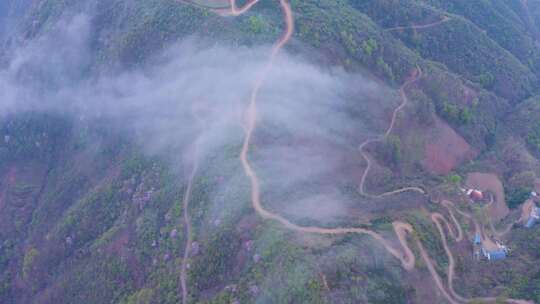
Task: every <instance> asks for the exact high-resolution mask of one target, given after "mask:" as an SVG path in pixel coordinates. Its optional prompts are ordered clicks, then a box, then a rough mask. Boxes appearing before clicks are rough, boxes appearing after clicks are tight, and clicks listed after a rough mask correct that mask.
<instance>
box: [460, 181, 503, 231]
mask: <svg viewBox="0 0 540 304" xmlns="http://www.w3.org/2000/svg"><path fill="white" fill-rule="evenodd" d="M465 183H466V185H467V186H468V187H470V188H475V189H479V190H482V191H490V192H491V193H493V195H495V200H494V202H493V204H490V206H489V207H488V215H489V216H490V218H491V220H492V221H493V222H494V223H497V222H499V221H500V220H502V219H503V218H505V217H506V216H507V215H508V213H509V211H510V210H509V209H508V206H507V205H506V200H505V198H504V188H503V184H502V182H501V180H500V179H499V177H498V176H497V175H495V174H492V173H481V172H474V173H470V174H468V175H467V180H466V182H465Z"/></svg>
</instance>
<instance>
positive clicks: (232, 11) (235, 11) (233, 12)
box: [213, 0, 259, 16]
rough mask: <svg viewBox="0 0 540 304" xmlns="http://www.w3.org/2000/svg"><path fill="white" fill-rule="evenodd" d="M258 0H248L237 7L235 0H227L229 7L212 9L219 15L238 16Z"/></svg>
mask: <svg viewBox="0 0 540 304" xmlns="http://www.w3.org/2000/svg"><path fill="white" fill-rule="evenodd" d="M258 2H259V0H249V1H248V2H247V3H246V4H244V6H242V7H240V8H239V7H238V6H237V5H236V0H229V3H230V5H231V6H230V8H227V9H214V10H213V11H214V12H215V13H217V14H219V15H221V16H240V15H242V14H244V13H246V12H247V11H249V10H250V9H251V7H252V6H254V5H255V4H257V3H258Z"/></svg>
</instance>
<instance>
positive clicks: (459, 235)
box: [183, 0, 530, 304]
mask: <svg viewBox="0 0 540 304" xmlns="http://www.w3.org/2000/svg"><path fill="white" fill-rule="evenodd" d="M257 2H258V0H252V1H249V2H248V3H247V4H246V5H245V6H243V7H241V8H240V9H238V8H237V6H236V1H235V0H230V3H231V7H230V8H229V9H228V10H221V9H220V10H215V12H216V13H218V14H220V15H224V16H229V15H233V16H237V15H240V14H243V13H245V12H247V11H248V10H249V9H250V8H251V7H252V6H253V5H255V4H256V3H257ZM279 3H280V6H281V9H282V10H283V13H284V20H285V24H286V30H285V32H284V33H283V35H282V36H281V37H280V39H279V40H278V42H277V43H276V44H275V45H274V47H273V48H272V50H271V53H270V57H269V60H268V63H267V65H266V66H265V67H264V69H263V71H262V72H261V74H260V75H259V76H258V78H257V80H256V82H255V85H254V87H253V89H252V92H251V95H250V100H249V104H248V107H247V110H246V117H245V125H244V130H245V138H244V142H243V145H242V150H241V153H240V161H241V163H242V167H243V169H244V172H245V174H246V176H247V177H248V178H249V180H250V183H251V202H252V206H253V208H254V209H255V211H256V212H257V213H258V214H259V216H261V217H262V218H263V219H266V220H273V221H276V222H279V223H280V224H282V225H283V226H284V227H285V228H287V229H290V230H293V231H297V232H303V233H316V234H323V235H343V234H350V233H356V234H367V235H369V236H371V237H373V238H374V239H375V240H376V241H378V242H379V243H380V244H381V245H382V246H383V247H384V248H385V249H386V250H387V251H388V252H389V253H390V254H391V255H392V256H394V257H395V258H397V259H398V260H399V261H400V262H401V264H402V266H403V268H404V269H406V270H412V269H414V266H415V256H414V253H413V252H412V250H411V248H410V247H409V245H408V242H407V237H408V236H412V235H413V232H414V230H413V227H412V226H411V225H410V224H409V223H405V222H400V221H396V222H393V223H392V226H393V229H394V232H395V234H396V235H397V237H398V240H399V242H400V245H401V247H402V249H403V251H400V250H397V249H396V248H394V247H393V246H392V245H391V244H390V243H389V242H388V241H387V240H386V239H385V238H383V237H382V236H381V235H380V234H378V233H376V232H374V231H371V230H368V229H363V228H346V227H342V228H324V227H316V226H300V225H297V224H295V223H293V222H291V221H289V220H287V219H286V218H285V217H283V216H281V215H279V214H277V213H273V212H271V211H269V210H266V209H265V208H264V206H263V205H262V203H261V194H260V181H259V178H258V176H257V174H256V173H255V171H254V170H253V168H252V167H251V164H250V162H249V160H248V154H249V147H250V142H251V139H252V136H253V132H254V130H255V127H256V122H257V98H258V95H259V91H260V89H261V87H262V85H263V83H264V81H265V78H266V76H267V74H268V72H269V70H270V69H271V68H272V66H273V63H274V61H275V59H276V56H277V55H278V53H279V51H280V50H281V49H282V48H283V46H284V45H285V44H286V43H287V42H288V41H289V40H290V39H291V37H292V35H293V32H294V19H293V13H292V10H291V7H290V4H289V3H288V1H287V0H279ZM442 22H445V21H440V22H439V23H442ZM426 26H427V25H425V26H423V27H424V28H425V27H426ZM430 26H434V25H430ZM418 28H421V27H420V26H418ZM421 74H422V72H421V70H420V69H419V68H418V69H417V73H416V74H415V75H414V77H413V78H412V79H410V80H408V81H406V82H405V83H404V84H403V85H402V86H401V88H400V95H401V97H402V103H401V104H400V105H399V106H398V107H397V108H396V109H395V110H394V112H393V115H392V121H391V123H390V126H389V127H388V129H387V130H386V132H385V134H384V135H383V136H382V139H384V138H386V137H387V136H388V135H389V134H391V132H392V129H393V127H394V125H395V121H396V118H397V115H398V113H399V111H400V110H401V109H402V108H403V107H405V106H406V105H407V102H408V99H407V96H406V93H405V89H406V87H407V86H408V85H410V84H412V83H414V82H415V81H417V80H418V79H419V78H420V77H421ZM382 139H372V140H367V141H365V142H364V143H363V144H362V145H360V151H361V153H362V155H363V156H364V158H365V159H366V162H367V164H368V165H367V167H366V169H365V171H364V175H363V176H362V182H361V185H360V188H361V192H364V191H363V188H364V182H365V179H366V176H367V174H368V173H369V169H370V167H371V161H370V160H369V157H367V155H366V154H365V152H364V147H365V146H367V145H368V144H370V143H373V142H375V141H377V140H382ZM195 171H196V166H194V170H193V171H192V177H191V179H190V183H189V185H188V189H187V190H186V195H185V196H184V205H185V206H187V205H188V203H187V202H188V201H189V193H190V192H191V184H192V180H193V176H194V175H195ZM409 190H410V191H417V192H420V193H422V194H424V193H425V191H424V190H423V189H421V188H416V187H408V188H402V189H398V190H395V191H391V192H387V193H383V194H380V195H378V196H377V197H381V196H387V195H391V194H396V193H400V192H404V191H409ZM364 194H365V193H364ZM443 205H444V206H445V207H446V208H447V209H448V211H449V213H450V217H451V218H452V221H453V222H454V224H455V229H456V231H454V230H453V229H452V228H451V225H450V223H449V222H448V221H447V220H446V219H445V218H444V216H443V215H441V214H439V213H433V214H431V219H432V221H433V222H434V223H435V225H436V226H437V229H438V230H439V233H440V235H441V238H442V241H443V246H444V249H445V251H446V254H447V255H448V259H449V265H448V267H449V268H448V287H449V290H450V293H448V292H447V291H446V288H445V286H444V283H443V281H442V279H441V278H440V276H439V275H438V273H437V271H436V269H435V266H434V265H433V262H432V260H431V258H430V257H429V255H428V253H427V251H426V250H425V248H424V246H423V244H422V243H421V242H420V240H419V239H418V238H414V240H415V243H416V246H417V247H418V249H419V251H420V255H421V256H422V259H423V260H424V262H425V264H426V265H427V268H428V271H429V272H430V274H431V276H432V278H433V280H434V281H435V284H436V286H437V288H438V289H439V290H440V291H441V293H442V294H443V296H444V297H445V298H446V299H447V300H448V301H449V302H450V303H452V304H459V303H462V302H465V303H467V302H470V301H471V300H468V299H465V298H463V297H461V296H459V295H458V294H457V293H456V292H455V291H454V288H453V283H452V282H453V279H454V268H455V262H454V258H453V255H452V253H451V251H450V248H449V246H448V243H447V240H446V233H445V232H444V229H443V224H444V225H445V226H446V227H447V229H448V231H449V234H450V235H451V236H452V237H453V238H454V239H455V240H456V241H461V240H463V231H462V229H461V227H460V225H459V222H458V220H457V219H456V217H455V215H454V214H453V212H452V208H454V205H453V204H452V203H451V202H449V201H443ZM455 210H456V211H457V212H459V213H460V214H463V215H466V217H467V218H469V219H471V217H470V216H469V215H467V214H466V213H464V212H461V211H459V210H458V209H457V208H455ZM185 214H186V213H185ZM185 220H186V221H188V222H189V217H188V216H185ZM186 227H187V226H186ZM477 229H478V226H477ZM188 238H189V236H188ZM188 248H189V247H188V246H186V252H185V254H184V262H183V269H185V261H186V259H187V257H188V255H189V249H188ZM184 273H185V271H184ZM183 276H184V283H183V284H185V274H184V275H183ZM183 290H184V291H185V296H183V301H184V302H183V303H184V304H186V301H187V300H186V299H187V291H186V288H185V286H184V287H183ZM474 300H480V301H485V302H494V301H495V300H496V299H495V298H480V299H474ZM507 302H509V303H516V304H524V303H527V304H529V303H530V302H527V301H522V300H513V299H509V300H507Z"/></svg>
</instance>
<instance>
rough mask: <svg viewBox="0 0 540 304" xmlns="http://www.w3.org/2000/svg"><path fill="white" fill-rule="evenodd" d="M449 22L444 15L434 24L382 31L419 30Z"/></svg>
mask: <svg viewBox="0 0 540 304" xmlns="http://www.w3.org/2000/svg"><path fill="white" fill-rule="evenodd" d="M450 20H451V18H450V17H448V16H446V15H445V16H443V17H442V18H441V20H439V21H435V22H432V23H428V24H422V25H409V26H396V27H390V28H387V29H384V30H385V31H387V32H390V31H403V30H406V29H413V30H421V29H427V28H430V27H434V26H438V25H441V24H442V23H445V22H448V21H450Z"/></svg>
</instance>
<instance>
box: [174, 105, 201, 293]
mask: <svg viewBox="0 0 540 304" xmlns="http://www.w3.org/2000/svg"><path fill="white" fill-rule="evenodd" d="M192 112H193V117H195V120H196V121H197V125H199V126H203V125H204V121H203V120H202V118H201V117H200V116H199V115H198V113H197V111H196V110H194V109H193V108H192ZM200 146H201V137H198V138H197V139H196V140H195V142H194V143H193V145H192V147H191V151H189V152H190V153H188V155H187V157H186V159H187V161H191V162H192V168H191V173H190V175H189V179H188V184H187V187H186V191H185V192H184V197H183V199H182V209H183V212H184V217H183V218H184V225H185V227H186V229H185V234H186V244H185V247H184V255H183V257H182V264H181V266H180V287H181V288H182V304H187V303H188V295H189V293H188V288H187V265H188V258H189V255H190V253H191V244H192V243H193V234H192V226H191V218H190V215H189V202H190V200H191V193H192V190H193V181H194V179H195V176H196V174H197V171H198V170H199V158H200V157H199V153H200ZM189 154H190V155H189Z"/></svg>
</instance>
